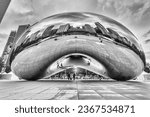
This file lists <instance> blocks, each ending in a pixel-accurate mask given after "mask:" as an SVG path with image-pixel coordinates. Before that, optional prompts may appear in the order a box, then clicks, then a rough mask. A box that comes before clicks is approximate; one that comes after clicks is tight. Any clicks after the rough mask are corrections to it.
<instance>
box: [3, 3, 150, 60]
mask: <svg viewBox="0 0 150 117" xmlns="http://www.w3.org/2000/svg"><path fill="white" fill-rule="evenodd" d="M63 12H92V13H97V14H102V15H105V16H108V17H111V18H113V19H115V20H117V21H119V22H120V23H122V24H123V25H125V26H126V27H127V28H128V29H130V30H131V32H133V33H134V35H135V36H136V37H137V38H138V39H139V41H140V42H141V44H142V46H143V48H144V51H145V53H146V57H147V61H150V0H11V3H10V5H9V7H8V9H7V11H6V14H5V16H4V18H3V20H2V22H1V24H0V54H1V53H2V51H3V49H4V46H5V44H6V42H7V39H8V35H9V33H10V31H11V30H16V29H17V27H18V25H22V24H33V23H35V22H36V21H39V20H40V19H43V18H45V17H48V16H50V15H53V14H56V13H63Z"/></svg>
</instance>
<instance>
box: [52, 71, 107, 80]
mask: <svg viewBox="0 0 150 117" xmlns="http://www.w3.org/2000/svg"><path fill="white" fill-rule="evenodd" d="M50 79H52V80H56V79H60V80H61V79H62V80H103V79H106V78H104V77H103V76H100V75H97V74H94V73H93V74H87V73H80V74H75V73H58V74H55V75H53V76H51V77H50Z"/></svg>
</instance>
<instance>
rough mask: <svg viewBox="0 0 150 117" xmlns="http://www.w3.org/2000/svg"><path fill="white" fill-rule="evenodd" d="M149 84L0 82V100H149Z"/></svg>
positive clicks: (96, 81) (91, 81) (128, 82)
mask: <svg viewBox="0 0 150 117" xmlns="http://www.w3.org/2000/svg"><path fill="white" fill-rule="evenodd" d="M149 92H150V82H140V81H127V82H117V81H99V80H86V81H85V80H78V81H67V80H38V81H24V80H20V81H4V80H1V81H0V100H149V99H150V93H149Z"/></svg>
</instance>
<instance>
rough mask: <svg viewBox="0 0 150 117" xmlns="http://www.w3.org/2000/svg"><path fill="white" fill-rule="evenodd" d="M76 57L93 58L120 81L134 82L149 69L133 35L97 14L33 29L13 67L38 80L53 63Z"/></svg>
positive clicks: (69, 16)
mask: <svg viewBox="0 0 150 117" xmlns="http://www.w3.org/2000/svg"><path fill="white" fill-rule="evenodd" d="M72 53H79V54H84V55H87V56H90V57H91V58H93V60H96V61H98V62H99V64H100V66H101V65H102V66H104V68H105V69H106V71H107V72H108V75H107V76H108V77H110V78H113V79H116V80H129V79H132V78H134V77H136V76H138V75H139V74H140V73H141V72H142V71H143V69H144V66H145V55H144V52H143V49H142V47H141V45H140V44H139V42H138V39H137V38H136V37H135V36H134V35H133V34H132V32H130V31H129V30H128V29H127V28H126V27H124V26H123V25H122V24H120V23H118V22H117V21H115V20H113V19H111V18H108V17H106V16H102V15H98V14H93V13H62V14H57V15H53V16H50V17H48V18H45V19H43V20H41V21H39V22H37V23H35V24H34V25H32V26H30V27H29V28H28V29H27V30H26V31H25V32H24V34H23V35H22V36H21V37H20V38H19V39H18V41H17V42H16V45H15V47H14V50H13V53H12V54H11V57H10V58H11V59H10V64H11V65H12V70H13V71H14V72H15V74H16V75H18V76H19V77H22V78H24V79H28V80H30V79H38V78H42V77H44V75H45V71H46V70H47V69H48V68H49V67H51V65H52V64H53V62H55V61H57V60H58V59H60V58H61V57H62V56H66V55H69V54H72ZM82 62H83V61H82ZM32 64H33V65H32ZM39 65H40V66H39ZM131 65H132V66H131ZM80 67H81V66H80ZM82 67H83V66H82ZM29 68H31V69H30V71H29ZM17 69H19V70H20V71H19V70H17ZM39 70H40V71H39ZM99 70H100V69H99ZM49 73H51V72H49ZM37 76H38V77H37ZM33 77H34V78H33ZM35 77H37V78H35Z"/></svg>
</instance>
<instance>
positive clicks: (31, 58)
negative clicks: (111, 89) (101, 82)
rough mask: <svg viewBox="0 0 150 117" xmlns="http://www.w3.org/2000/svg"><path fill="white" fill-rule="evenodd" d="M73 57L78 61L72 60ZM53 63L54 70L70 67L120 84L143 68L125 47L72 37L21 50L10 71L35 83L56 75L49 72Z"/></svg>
mask: <svg viewBox="0 0 150 117" xmlns="http://www.w3.org/2000/svg"><path fill="white" fill-rule="evenodd" d="M40 53H42V54H40ZM75 56H76V57H77V58H78V59H76V60H74V59H73V57H75ZM79 56H80V57H79ZM67 60H68V63H67ZM60 61H62V62H60ZM85 61H89V62H90V65H89V66H87V65H86V64H85ZM58 62H59V63H58ZM61 63H62V66H61ZM78 63H80V64H78ZM57 64H59V66H58V67H63V66H65V67H66V66H69V65H72V68H74V67H78V68H83V69H87V70H89V71H92V72H94V73H96V74H99V75H102V76H104V77H109V78H112V79H115V80H123V81H125V80H130V79H133V78H135V77H137V76H138V75H139V74H140V73H141V72H142V70H143V67H144V65H143V62H142V60H141V59H140V57H139V56H138V55H137V54H136V53H135V52H133V51H132V50H130V49H128V48H125V47H122V46H119V45H115V44H113V43H110V42H107V41H106V42H105V41H103V42H102V43H100V42H99V41H98V40H94V41H91V40H90V39H89V40H84V39H83V38H82V39H81V37H80V39H79V37H78V36H76V38H74V37H73V36H72V39H70V38H69V39H66V38H65V39H59V38H57V41H55V39H54V40H47V41H45V42H42V43H40V44H39V45H36V46H33V47H31V48H28V49H25V50H24V51H22V52H20V53H19V54H18V55H17V56H16V57H15V59H14V60H13V62H12V65H11V68H12V70H13V72H14V73H15V74H16V75H17V76H19V77H21V78H23V79H26V80H37V79H41V78H44V77H46V76H51V75H53V74H55V73H58V72H59V70H60V69H56V70H54V71H52V70H51V69H52V66H53V65H54V66H57ZM64 64H66V65H64ZM87 64H89V63H87ZM92 65H93V66H92Z"/></svg>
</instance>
